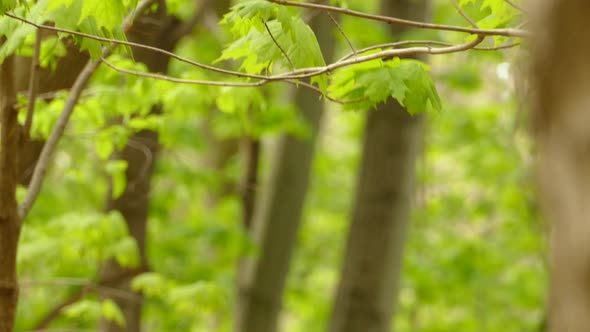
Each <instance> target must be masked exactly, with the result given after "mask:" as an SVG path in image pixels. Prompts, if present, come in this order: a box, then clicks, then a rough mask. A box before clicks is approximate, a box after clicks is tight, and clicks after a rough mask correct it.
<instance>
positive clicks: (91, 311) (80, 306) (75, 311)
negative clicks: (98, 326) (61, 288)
mask: <svg viewBox="0 0 590 332" xmlns="http://www.w3.org/2000/svg"><path fill="white" fill-rule="evenodd" d="M63 312H64V314H65V315H66V316H67V317H70V318H75V319H79V318H85V319H88V318H95V319H97V318H99V317H100V316H101V313H102V306H101V304H100V303H99V302H97V301H92V300H82V301H78V302H76V303H74V304H70V305H69V306H67V307H66V308H65V309H64V310H63Z"/></svg>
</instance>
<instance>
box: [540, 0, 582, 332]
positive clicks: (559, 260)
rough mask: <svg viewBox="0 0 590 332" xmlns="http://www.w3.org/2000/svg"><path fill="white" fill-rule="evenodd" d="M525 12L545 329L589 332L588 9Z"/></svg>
mask: <svg viewBox="0 0 590 332" xmlns="http://www.w3.org/2000/svg"><path fill="white" fill-rule="evenodd" d="M531 11H532V12H534V11H538V13H537V14H538V15H536V16H534V18H536V19H538V22H536V25H535V26H534V28H533V29H531V31H533V32H534V33H535V36H534V38H533V41H534V42H533V55H534V57H535V62H534V63H535V65H534V69H533V84H534V85H535V101H534V104H533V110H534V113H533V115H534V120H535V130H536V137H537V143H538V148H539V149H538V151H539V159H538V180H539V185H540V190H541V203H542V208H543V210H544V212H545V214H546V216H547V218H548V219H549V221H550V222H551V240H550V248H551V251H550V252H551V257H550V262H551V263H550V292H549V293H550V294H549V301H548V304H549V315H548V316H549V324H548V327H549V330H550V331H556V332H559V331H568V332H583V331H590V241H589V239H590V144H589V143H590V93H589V92H590V39H589V38H588V36H589V35H590V25H589V24H588V13H590V2H588V1H587V0H569V1H557V0H548V1H539V2H536V1H535V2H534V5H533V6H531Z"/></svg>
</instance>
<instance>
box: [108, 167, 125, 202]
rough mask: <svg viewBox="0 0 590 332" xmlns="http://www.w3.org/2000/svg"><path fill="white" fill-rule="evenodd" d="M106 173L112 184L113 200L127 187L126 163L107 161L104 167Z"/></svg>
mask: <svg viewBox="0 0 590 332" xmlns="http://www.w3.org/2000/svg"><path fill="white" fill-rule="evenodd" d="M105 170H106V172H107V173H108V174H109V175H110V176H111V179H112V183H113V189H112V190H113V192H112V195H113V198H119V197H120V196H121V195H122V194H123V192H124V191H125V187H126V186H127V176H126V175H125V171H126V170H127V162H126V161H125V160H109V161H108V162H107V164H106V167H105Z"/></svg>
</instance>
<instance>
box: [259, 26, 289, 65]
mask: <svg viewBox="0 0 590 332" xmlns="http://www.w3.org/2000/svg"><path fill="white" fill-rule="evenodd" d="M262 23H264V28H265V29H266V32H268V35H269V36H270V38H271V39H272V42H273V43H274V44H275V45H277V47H278V48H279V50H281V53H283V55H284V56H285V59H287V61H288V62H289V65H291V69H292V70H295V69H296V67H295V65H294V64H293V61H291V58H289V55H288V54H287V52H285V50H284V49H283V48H282V47H281V45H280V44H279V42H278V41H277V40H276V39H275V36H273V34H272V32H271V31H270V28H269V27H268V24H266V21H262Z"/></svg>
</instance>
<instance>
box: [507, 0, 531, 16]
mask: <svg viewBox="0 0 590 332" xmlns="http://www.w3.org/2000/svg"><path fill="white" fill-rule="evenodd" d="M504 2H506V3H507V4H508V5H510V7H512V8H514V9H516V10H519V11H521V12H523V13H526V10H524V8H522V7H521V6H519V5H517V4H515V3H514V2H512V1H510V0H504Z"/></svg>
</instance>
